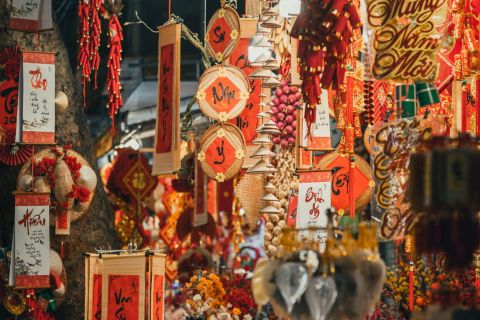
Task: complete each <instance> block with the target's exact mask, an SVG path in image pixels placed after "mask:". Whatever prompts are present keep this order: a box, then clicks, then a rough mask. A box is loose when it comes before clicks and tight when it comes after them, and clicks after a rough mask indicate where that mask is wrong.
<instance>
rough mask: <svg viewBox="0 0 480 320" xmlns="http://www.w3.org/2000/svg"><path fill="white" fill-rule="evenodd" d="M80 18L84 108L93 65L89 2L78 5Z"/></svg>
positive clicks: (82, 0)
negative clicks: (91, 60) (90, 44)
mask: <svg viewBox="0 0 480 320" xmlns="http://www.w3.org/2000/svg"><path fill="white" fill-rule="evenodd" d="M78 17H79V18H80V35H79V40H78V43H79V50H78V56H77V59H78V67H79V68H80V69H81V73H82V90H83V106H84V107H85V106H86V86H87V82H88V81H89V80H90V74H91V72H92V71H91V65H90V52H89V50H90V46H89V42H90V23H89V21H90V7H89V2H88V1H84V0H80V1H79V4H78Z"/></svg>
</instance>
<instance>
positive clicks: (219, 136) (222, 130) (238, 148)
mask: <svg viewBox="0 0 480 320" xmlns="http://www.w3.org/2000/svg"><path fill="white" fill-rule="evenodd" d="M244 158H245V139H244V138H243V135H242V132H241V131H240V129H238V128H237V127H236V126H234V125H232V124H230V123H219V124H216V125H214V126H212V127H210V128H209V129H208V130H207V131H206V132H205V133H204V135H203V137H202V140H201V147H200V150H199V152H198V154H197V159H198V160H199V161H200V162H201V164H202V169H203V171H205V173H206V175H207V176H209V177H210V178H211V179H215V180H217V181H218V182H223V181H226V180H229V179H232V178H233V177H234V176H235V174H236V173H237V172H238V171H239V170H240V169H241V167H242V163H243V161H244Z"/></svg>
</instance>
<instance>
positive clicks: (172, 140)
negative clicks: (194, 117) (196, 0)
mask: <svg viewBox="0 0 480 320" xmlns="http://www.w3.org/2000/svg"><path fill="white" fill-rule="evenodd" d="M158 31H159V32H158V103H157V122H156V126H155V147H154V152H153V170H152V175H154V176H158V175H162V176H166V175H173V174H176V173H177V172H178V170H179V169H180V144H181V141H180V36H181V26H180V24H178V23H170V24H167V25H163V26H161V27H160V28H159V29H158Z"/></svg>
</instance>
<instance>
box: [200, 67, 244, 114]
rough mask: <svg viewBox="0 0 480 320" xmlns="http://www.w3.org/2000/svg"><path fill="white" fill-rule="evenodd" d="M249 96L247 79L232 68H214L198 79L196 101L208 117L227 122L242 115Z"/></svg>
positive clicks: (240, 71) (236, 69) (239, 71)
mask: <svg viewBox="0 0 480 320" xmlns="http://www.w3.org/2000/svg"><path fill="white" fill-rule="evenodd" d="M249 96H250V85H249V82H248V79H247V77H246V76H245V74H244V73H243V71H242V70H240V69H239V68H237V67H234V66H221V65H218V66H214V67H211V68H209V69H207V70H206V71H205V72H204V73H203V75H202V77H201V78H200V81H199V84H198V90H197V101H198V105H199V107H200V110H201V111H202V112H203V113H204V114H205V115H207V116H208V117H210V118H212V119H215V120H219V121H227V120H231V119H234V118H235V117H237V116H238V115H240V114H241V113H242V111H243V110H244V109H245V106H246V105H247V100H248V97H249Z"/></svg>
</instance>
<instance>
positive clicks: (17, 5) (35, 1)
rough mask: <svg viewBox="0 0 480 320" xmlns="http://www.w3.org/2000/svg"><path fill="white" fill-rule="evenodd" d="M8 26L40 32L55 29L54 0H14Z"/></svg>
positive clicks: (14, 28)
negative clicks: (53, 17)
mask: <svg viewBox="0 0 480 320" xmlns="http://www.w3.org/2000/svg"><path fill="white" fill-rule="evenodd" d="M11 3H12V7H11V12H10V21H9V23H8V27H9V28H10V29H13V30H20V31H27V32H38V31H42V30H51V29H53V21H52V0H13V1H12V2H11Z"/></svg>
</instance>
